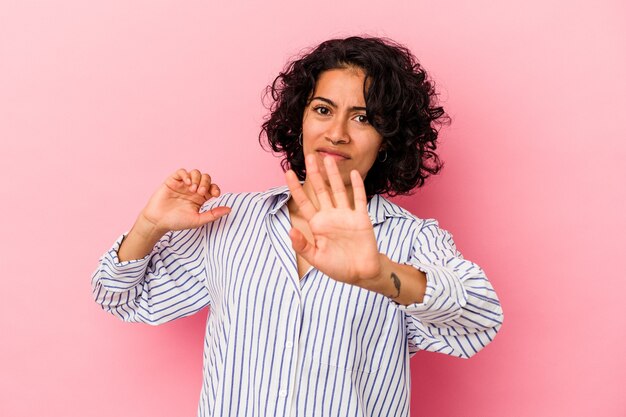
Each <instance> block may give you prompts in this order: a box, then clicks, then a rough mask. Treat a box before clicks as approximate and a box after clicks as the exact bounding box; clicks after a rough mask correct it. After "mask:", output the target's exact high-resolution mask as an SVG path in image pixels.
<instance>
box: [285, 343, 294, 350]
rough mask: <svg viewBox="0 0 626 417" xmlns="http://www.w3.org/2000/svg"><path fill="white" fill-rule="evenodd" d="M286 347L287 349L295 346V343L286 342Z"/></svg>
mask: <svg viewBox="0 0 626 417" xmlns="http://www.w3.org/2000/svg"><path fill="white" fill-rule="evenodd" d="M285 347H286V348H287V349H291V348H292V347H293V343H291V342H287V343H285Z"/></svg>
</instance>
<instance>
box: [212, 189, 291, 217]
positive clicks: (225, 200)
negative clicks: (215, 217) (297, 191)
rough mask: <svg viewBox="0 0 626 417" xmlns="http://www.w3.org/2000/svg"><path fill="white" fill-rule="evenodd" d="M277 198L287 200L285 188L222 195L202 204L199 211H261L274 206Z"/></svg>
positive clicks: (287, 195)
mask: <svg viewBox="0 0 626 417" xmlns="http://www.w3.org/2000/svg"><path fill="white" fill-rule="evenodd" d="M277 198H278V199H288V198H289V193H288V189H287V187H286V186H279V187H273V188H270V189H268V190H266V191H254V192H240V193H224V194H222V195H220V196H219V197H217V198H213V199H211V200H209V201H207V202H206V203H204V204H203V205H202V208H201V210H200V211H207V210H210V209H212V208H214V207H218V206H226V207H230V208H231V209H232V211H233V212H241V211H246V212H248V211H259V210H261V211H263V210H267V209H268V207H269V206H270V205H272V204H274V202H275V201H276V199H277Z"/></svg>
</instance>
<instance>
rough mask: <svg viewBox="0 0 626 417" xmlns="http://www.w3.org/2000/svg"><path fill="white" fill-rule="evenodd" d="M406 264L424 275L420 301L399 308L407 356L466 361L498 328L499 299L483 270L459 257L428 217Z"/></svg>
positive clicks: (500, 315) (447, 236)
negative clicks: (440, 356)
mask: <svg viewBox="0 0 626 417" xmlns="http://www.w3.org/2000/svg"><path fill="white" fill-rule="evenodd" d="M412 253H413V255H412V257H411V259H410V261H409V262H408V264H409V265H412V266H413V267H415V268H417V269H419V270H420V271H422V272H424V273H425V274H426V281H427V282H426V293H425V295H424V299H423V300H422V302H421V303H415V304H411V305H408V306H401V305H399V308H400V309H401V310H403V311H404V312H405V314H406V327H407V335H408V342H409V352H410V354H411V355H413V354H415V353H416V352H417V351H419V350H427V351H431V352H440V353H445V354H448V355H453V356H458V357H461V358H469V357H471V356H473V355H474V354H476V353H477V352H478V351H480V350H481V349H482V348H484V347H485V346H486V345H487V344H488V343H490V342H491V341H492V340H493V338H494V337H495V335H496V333H497V332H498V330H499V329H500V327H501V326H502V321H503V318H504V316H503V312H502V308H501V306H500V301H499V300H498V297H497V295H496V293H495V291H494V289H493V287H492V285H491V283H490V282H489V280H488V279H487V277H486V275H485V273H484V271H483V270H482V269H481V268H480V267H479V266H478V265H476V264H475V263H473V262H470V261H468V260H466V259H463V256H462V255H461V253H460V252H459V251H458V250H457V249H456V246H455V244H454V241H453V240H452V235H451V234H450V233H449V232H447V231H445V230H443V229H440V228H439V226H438V223H437V221H435V220H433V219H427V220H425V221H424V222H423V224H422V226H421V229H420V230H419V232H418V233H417V237H416V238H415V239H414V247H413V249H412Z"/></svg>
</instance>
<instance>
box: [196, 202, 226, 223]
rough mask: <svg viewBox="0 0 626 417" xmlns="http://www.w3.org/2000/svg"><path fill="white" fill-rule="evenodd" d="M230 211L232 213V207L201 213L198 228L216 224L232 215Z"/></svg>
mask: <svg viewBox="0 0 626 417" xmlns="http://www.w3.org/2000/svg"><path fill="white" fill-rule="evenodd" d="M230 211H231V209H230V207H224V206H219V207H213V208H212V209H211V210H209V211H205V212H204V213H199V214H198V227H199V226H202V225H203V224H207V223H211V222H214V221H215V220H217V219H219V218H220V217H223V216H225V215H227V214H228V213H230Z"/></svg>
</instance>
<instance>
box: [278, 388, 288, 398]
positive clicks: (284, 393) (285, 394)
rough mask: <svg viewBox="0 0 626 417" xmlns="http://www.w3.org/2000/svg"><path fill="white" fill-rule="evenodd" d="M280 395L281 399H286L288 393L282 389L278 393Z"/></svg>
mask: <svg viewBox="0 0 626 417" xmlns="http://www.w3.org/2000/svg"><path fill="white" fill-rule="evenodd" d="M278 395H280V396H281V397H286V396H287V391H286V390H284V389H281V390H280V391H278Z"/></svg>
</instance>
